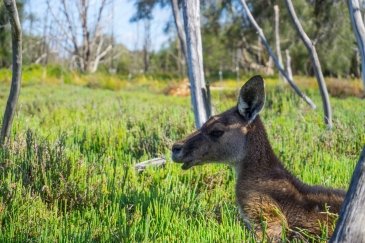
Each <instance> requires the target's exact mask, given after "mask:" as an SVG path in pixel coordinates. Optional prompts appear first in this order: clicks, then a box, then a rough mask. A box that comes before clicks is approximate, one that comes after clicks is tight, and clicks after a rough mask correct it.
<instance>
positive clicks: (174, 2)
mask: <svg viewBox="0 0 365 243" xmlns="http://www.w3.org/2000/svg"><path fill="white" fill-rule="evenodd" d="M171 6H172V13H173V15H174V21H175V27H176V31H177V36H178V38H179V42H180V47H181V50H182V52H183V54H184V57H185V59H186V52H187V51H186V38H185V32H184V27H183V24H182V23H181V16H180V10H179V3H178V0H171Z"/></svg>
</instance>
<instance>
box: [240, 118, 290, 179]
mask: <svg viewBox="0 0 365 243" xmlns="http://www.w3.org/2000/svg"><path fill="white" fill-rule="evenodd" d="M247 131H248V132H247V137H246V145H245V146H246V151H247V152H246V155H245V157H244V158H243V160H241V161H238V162H237V163H236V173H237V176H238V178H240V177H245V176H246V175H250V177H251V176H254V177H258V176H259V177H262V176H264V175H265V174H267V173H272V172H273V171H275V170H285V168H284V167H283V166H282V164H281V162H280V160H279V159H278V158H277V157H276V155H275V153H274V151H273V149H272V147H271V145H270V142H269V139H268V137H267V134H266V131H265V127H264V125H263V123H262V122H261V119H260V117H259V116H258V117H257V118H256V119H255V120H254V121H253V122H252V123H251V124H250V125H249V126H248V127H247Z"/></svg>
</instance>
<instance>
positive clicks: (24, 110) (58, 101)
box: [0, 74, 365, 242]
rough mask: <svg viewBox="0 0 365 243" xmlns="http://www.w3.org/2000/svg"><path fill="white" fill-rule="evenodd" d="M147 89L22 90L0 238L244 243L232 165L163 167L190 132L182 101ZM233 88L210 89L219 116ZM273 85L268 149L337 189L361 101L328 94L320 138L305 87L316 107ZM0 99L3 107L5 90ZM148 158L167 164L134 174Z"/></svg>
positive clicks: (3, 179)
mask: <svg viewBox="0 0 365 243" xmlns="http://www.w3.org/2000/svg"><path fill="white" fill-rule="evenodd" d="M39 75H41V74H39ZM55 80H56V79H55ZM57 80H58V79H57ZM72 82H76V81H72ZM77 82H78V81H77ZM80 82H81V81H80ZM144 82H145V83H146V84H147V83H148V80H144V81H143V80H142V81H140V83H139V84H140V86H139V88H138V89H137V88H135V87H133V88H130V89H129V91H110V90H107V89H90V88H86V87H81V86H87V85H81V86H73V85H67V84H58V85H55V84H48V85H41V84H33V85H28V86H25V87H24V88H23V89H22V93H21V96H20V102H19V108H18V110H17V115H16V117H15V122H14V126H13V134H12V140H13V142H12V143H11V145H10V147H9V149H3V150H1V151H0V241H18V242H25V241H27V240H30V241H32V240H33V241H42V242H54V241H92V240H94V241H115V242H135V241H136V242H141V241H147V242H150V241H159V242H170V241H171V242H185V241H187V242H225V241H226V242H249V241H253V239H252V237H251V236H250V234H249V232H248V231H247V230H245V228H244V226H243V224H242V223H241V222H240V219H239V214H238V211H237V208H236V204H235V196H234V179H235V175H234V172H233V171H232V170H231V169H229V168H228V167H226V166H219V165H208V166H203V167H196V168H193V169H191V170H189V171H182V170H181V169H180V165H177V164H173V163H170V162H171V161H170V159H169V158H170V152H169V149H170V146H171V144H172V143H173V141H175V140H177V139H180V138H182V137H183V136H184V135H186V134H188V133H189V132H191V131H193V130H194V128H193V124H194V122H193V115H192V112H191V109H190V99H189V97H186V98H180V97H171V96H165V95H162V94H159V93H156V92H155V93H151V92H149V91H148V89H147V88H143V86H144ZM153 82H156V86H157V87H159V89H160V88H162V87H163V86H164V85H165V84H164V83H161V82H158V81H157V80H155V81H153ZM235 82H236V81H231V82H227V86H229V87H232V88H231V89H228V91H224V90H223V91H221V90H213V91H212V96H213V105H214V110H215V111H216V112H221V111H224V110H225V109H227V108H229V107H231V106H233V105H234V104H235V103H236V101H235V99H234V97H235V92H236V91H235V89H234V87H235V86H234V85H236V83H235ZM65 83H67V82H65ZM277 83H279V82H278V81H277V80H274V79H273V80H268V85H267V88H268V92H267V101H266V107H265V109H264V111H263V114H262V118H263V120H264V123H265V125H266V128H267V131H268V133H269V137H270V140H271V143H272V145H273V147H274V150H275V152H276V153H277V155H279V157H280V158H281V159H282V160H283V161H284V163H285V165H286V167H287V168H289V170H290V171H292V172H293V173H294V174H295V175H296V176H298V177H299V178H301V179H302V180H303V181H305V182H306V183H309V184H322V185H326V186H334V187H342V188H346V187H347V185H348V183H349V180H350V177H351V174H352V170H353V168H354V165H355V163H356V161H357V159H358V156H359V153H360V150H361V148H362V146H363V145H364V144H365V124H364V118H365V110H364V107H365V100H360V99H358V98H346V99H337V98H331V102H332V106H333V113H334V129H333V130H332V131H328V130H326V128H325V125H324V124H323V122H322V120H323V118H322V113H321V108H320V104H321V100H320V97H319V96H318V91H317V90H315V89H308V88H306V91H307V92H308V93H309V94H310V95H311V97H313V99H314V101H315V102H316V103H317V105H318V107H319V109H318V110H316V111H313V110H311V109H309V108H308V107H307V105H306V104H305V103H303V102H302V101H301V100H300V99H299V98H297V97H296V96H295V95H294V94H293V92H292V91H291V90H290V89H289V88H287V87H284V86H283V85H277ZM225 85H226V83H225ZM136 86H137V85H136ZM141 86H142V88H141ZM121 87H124V86H121ZM131 87H132V86H131ZM123 89H124V88H123ZM159 89H156V90H159ZM0 96H1V97H3V99H1V101H0V107H1V110H3V109H4V104H5V100H6V99H5V97H6V96H7V88H5V87H4V85H2V87H1V88H0ZM157 156H165V157H166V158H167V160H168V163H167V165H166V166H165V167H164V168H159V169H154V168H149V169H147V170H146V171H145V172H143V173H142V174H139V173H137V172H136V171H135V170H134V167H133V165H134V164H135V163H136V162H138V161H143V160H146V159H150V158H153V157H157Z"/></svg>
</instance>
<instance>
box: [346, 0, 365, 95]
mask: <svg viewBox="0 0 365 243" xmlns="http://www.w3.org/2000/svg"><path fill="white" fill-rule="evenodd" d="M348 6H349V11H350V18H351V24H352V28H353V30H354V34H355V37H356V42H357V46H358V48H359V52H360V56H361V78H362V82H363V86H364V92H365V26H364V22H363V19H362V17H361V11H360V4H359V1H358V0H349V1H348Z"/></svg>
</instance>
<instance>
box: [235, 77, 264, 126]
mask: <svg viewBox="0 0 365 243" xmlns="http://www.w3.org/2000/svg"><path fill="white" fill-rule="evenodd" d="M264 104H265V84H264V80H263V78H262V77H261V76H259V75H258V76H254V77H252V78H251V79H250V80H248V81H247V82H246V83H245V84H244V85H243V86H242V88H241V90H240V94H239V97H238V103H237V108H238V113H239V114H240V115H241V116H242V117H243V118H244V119H245V120H246V121H247V122H248V123H251V122H252V121H253V120H254V119H255V118H256V116H257V115H258V114H259V113H260V111H261V110H262V108H263V107H264Z"/></svg>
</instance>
